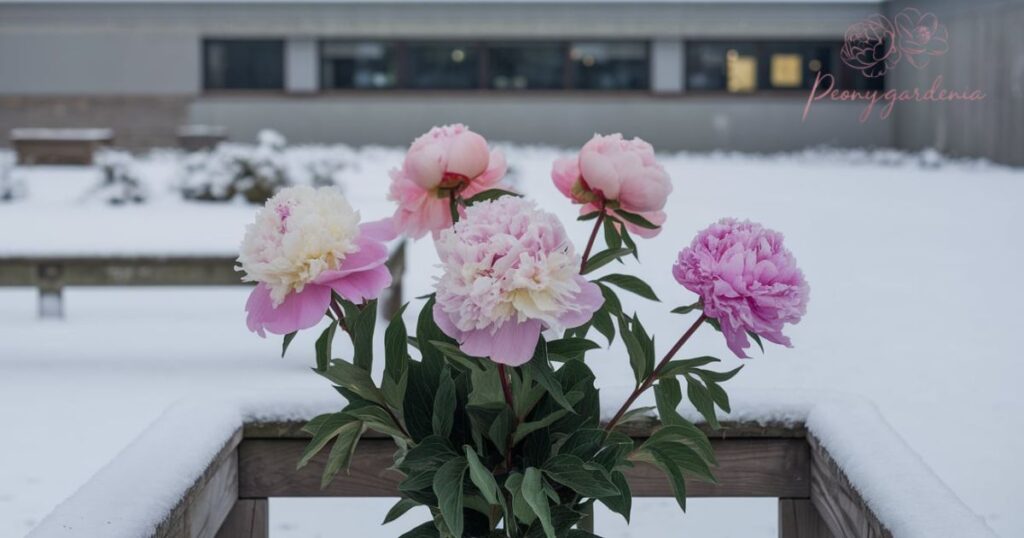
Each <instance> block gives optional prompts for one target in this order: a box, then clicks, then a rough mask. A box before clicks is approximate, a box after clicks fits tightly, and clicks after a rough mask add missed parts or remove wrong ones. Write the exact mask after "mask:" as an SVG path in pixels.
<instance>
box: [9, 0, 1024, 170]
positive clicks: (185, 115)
mask: <svg viewBox="0 0 1024 538" xmlns="http://www.w3.org/2000/svg"><path fill="white" fill-rule="evenodd" d="M966 4H968V2H962V3H960V5H961V6H963V5H966ZM991 4H992V7H991V8H990V9H989V10H988V13H987V14H986V13H982V14H980V15H979V14H977V13H971V14H969V15H965V14H960V15H957V13H959V11H958V10H962V8H958V7H957V6H956V3H943V4H942V5H940V6H939V7H940V8H942V9H943V10H946V12H947V13H948V14H949V15H948V16H950V17H968V18H969V19H970V20H965V21H964V22H963V23H962V24H961V23H956V25H955V28H954V26H950V31H951V32H952V31H953V30H954V29H956V31H957V33H958V34H960V35H958V36H957V37H958V39H960V40H962V41H961V43H964V44H967V43H971V42H972V41H974V39H973V37H970V36H972V35H974V33H975V32H978V31H980V30H979V28H980V26H979V25H980V24H981V23H979V22H976V21H977V20H978V18H979V17H980V18H982V19H984V21H986V22H985V24H988V25H991V26H993V27H1001V28H1005V29H1007V30H1006V34H1007V35H1006V37H1005V39H1007V40H1016V44H1015V45H1014V46H1016V47H1018V49H1017V51H1018V53H1019V54H1017V60H1019V58H1020V57H1024V47H1020V39H1019V34H1017V35H1016V36H1014V35H1010V34H1011V32H1009V30H1008V28H1009V26H1005V23H1002V22H1000V20H1005V18H1007V17H1009V19H1010V20H1013V17H1017V20H1018V21H1019V19H1020V16H1021V13H1022V11H1021V10H1020V4H1016V3H1010V4H1007V3H1003V2H991ZM894 7H896V4H891V3H887V2H881V3H880V2H872V1H852V2H843V1H839V2H837V1H819V2H814V1H792V0H790V1H783V2H731V1H705V2H700V1H666V0H650V1H639V2H628V1H599V2H582V1H580V2H575V1H561V2H559V1H549V0H526V1H488V0H484V1H475V2H458V1H419V2H416V1H411V0H410V1H387V0H384V1H362V2H360V1H349V0H334V1H331V0H321V1H307V2H286V1H247V2H246V1H228V0H222V1H219V2H198V1H195V2H194V1H181V0H179V1H167V2H141V1H134V2H133V1H124V0H122V1H119V2H91V1H78V2H57V1H30V2H11V1H7V0H0V132H6V131H8V130H9V129H11V128H14V127H68V126H89V127H110V128H113V129H114V131H115V136H116V141H117V143H118V144H120V145H124V146H127V147H147V146H155V145H173V144H174V143H175V133H176V130H177V128H178V127H179V126H181V125H185V124H205V125H217V126H223V127H226V128H227V130H228V132H229V133H230V137H231V138H232V139H237V140H252V139H254V138H255V134H256V132H257V131H258V130H259V129H261V128H265V127H272V128H274V129H277V130H279V131H281V132H282V133H283V134H284V135H285V136H286V137H287V138H288V139H289V140H290V141H293V142H345V143H350V144H355V145H362V144H406V143H408V141H409V140H410V138H411V137H412V136H414V135H415V134H417V133H420V132H422V131H424V130H425V129H427V128H429V127H430V126H431V125H434V124H438V123H451V122H463V123H467V124H469V125H472V126H473V127H474V128H475V129H477V130H479V131H481V132H485V133H487V135H488V137H489V138H492V139H495V140H507V141H512V142H534V143H551V144H558V145H564V146H575V145H579V144H580V143H581V142H583V141H585V140H586V139H587V138H588V137H589V136H590V135H591V134H592V133H594V132H610V131H622V132H624V133H626V134H629V135H636V136H641V137H643V138H645V139H647V140H650V141H651V142H652V143H654V144H655V145H656V146H658V147H659V148H664V149H669V150H693V151H707V150H715V149H724V150H740V151H780V150H792V149H798V148H802V147H807V146H814V145H823V144H824V145H831V146H857V147H888V146H897V147H908V148H917V147H926V146H937V147H939V148H940V149H943V150H945V151H948V152H950V153H954V154H964V155H976V156H985V157H991V158H995V159H997V160H1001V161H1004V162H1018V163H1019V162H1020V160H1021V158H1022V157H1021V156H1016V157H1014V156H1013V154H1014V153H1015V151H1014V150H1013V149H1012V148H1009V146H1008V145H1007V143H1006V142H1005V141H1006V140H1010V141H1015V143H1016V144H1017V146H1018V147H1019V146H1020V145H1021V143H1022V142H1021V141H1022V138H1021V130H1022V129H1024V127H1022V125H1021V124H1020V123H1021V122H1018V123H1017V124H1016V125H1009V126H1006V125H1004V126H1002V127H999V129H1002V130H1001V131H1000V133H1001V134H1000V135H999V136H1000V140H1002V141H1003V142H1000V143H995V142H985V141H983V142H981V143H976V144H974V145H973V146H972V145H969V144H968V145H965V144H963V143H961V142H960V141H959V139H958V138H957V136H956V135H952V134H950V133H951V132H952V131H955V130H956V126H955V125H956V123H955V121H956V120H955V114H963V112H960V111H959V110H960V109H965V108H968V106H971V107H977V108H981V107H986V109H989V108H992V106H990V105H993V103H995V102H996V100H995V99H993V100H990V101H987V102H985V103H982V104H981V105H980V106H979V104H978V103H969V104H968V103H948V104H945V105H941V106H946V107H947V108H948V109H949V112H948V113H949V114H952V115H953V116H951V117H950V118H948V119H945V120H937V119H934V118H931V117H926V116H927V115H928V113H929V110H930V108H929V107H925V106H923V105H925V104H923V103H922V104H921V105H922V106H919V107H903V106H900V107H898V108H897V109H896V110H895V111H894V113H893V115H892V117H889V118H887V119H880V118H878V117H872V118H870V119H868V121H864V122H861V121H859V119H858V118H859V116H860V115H861V113H862V112H863V109H864V106H865V105H864V103H863V102H855V101H853V102H842V101H829V100H821V101H816V102H814V103H813V106H812V107H811V109H810V110H809V111H808V113H807V114H805V109H806V108H807V103H808V99H809V96H810V94H811V92H812V89H813V87H814V82H815V80H816V79H817V77H818V75H819V73H829V74H832V75H833V76H834V83H835V85H836V88H837V89H847V90H851V91H870V90H873V89H883V88H884V87H885V86H886V85H892V84H893V83H894V82H893V81H900V82H901V83H908V84H909V83H912V82H913V83H916V82H917V79H915V78H913V77H926V76H927V73H924V72H916V73H911V74H908V75H898V74H895V73H894V74H887V75H886V76H885V77H874V78H866V77H863V76H861V73H859V72H856V71H855V70H853V69H851V68H850V67H848V66H846V65H845V64H844V63H843V62H842V61H840V49H841V47H842V44H843V40H844V34H845V32H846V31H847V28H848V27H849V26H850V25H851V24H853V23H855V22H857V21H859V20H863V19H865V18H866V17H869V16H870V15H872V14H874V13H886V12H888V11H889V10H891V9H894ZM971 17H973V18H971ZM951 20H953V19H951ZM971 21H975V22H971ZM1018 27H1019V23H1018ZM964 49H965V50H961V51H960V52H959V53H958V54H960V55H961V56H963V57H966V58H968V59H969V58H971V55H972V54H973V52H972V50H973V49H969V48H967V47H966V46H965V47H964ZM950 56H952V54H950ZM1009 56H1012V55H1007V59H1008V60H1009V59H1010V58H1009ZM1015 61H1016V60H1015ZM945 68H946V67H944V65H943V64H942V63H940V62H935V65H934V69H936V70H940V69H945ZM950 69H952V68H950ZM996 71H997V70H995V69H993V70H992V72H993V73H995V72H996ZM1004 76H1005V77H1006V79H1007V80H1011V79H1012V77H1014V76H1017V75H1014V73H1013V72H1012V70H1011V72H1009V73H1007V74H1005V75H1004ZM961 78H962V79H963V80H961V81H960V82H963V83H971V81H970V80H968V79H969V78H970V76H969V75H963V76H962V77H961ZM993 82H994V83H997V84H1002V82H995V81H993ZM986 83H989V82H987V81H986ZM1015 91H1016V92H1017V93H1014V92H1015ZM1021 99H1022V97H1021V95H1020V89H1019V88H1017V89H1013V88H1011V89H1009V90H1007V91H1006V92H1003V94H1000V97H999V100H998V103H999V105H998V106H999V107H1013V106H1016V107H1018V108H1017V109H1016V110H1020V104H1021ZM901 105H902V104H901ZM931 105H934V104H931ZM936 106H938V105H935V106H932V107H931V108H936ZM944 113H945V112H944ZM997 115H998V114H997ZM876 116H877V115H876ZM936 121H945V122H947V123H946V124H945V125H947V126H946V127H944V128H941V129H940V128H937V127H935V126H934V122H936ZM993 121H994V119H993ZM993 125H995V124H993V123H990V122H989V120H988V119H979V120H978V121H976V122H974V123H973V124H972V125H971V129H974V130H978V131H985V130H987V129H990V128H992V126H993ZM936 132H944V133H945V134H943V135H942V136H943V138H942V139H941V140H935V139H934V135H935V133H936ZM930 137H931V138H930ZM1012 143H1013V142H1011V143H1010V145H1012ZM1007 148H1009V149H1007ZM1015 159H1016V161H1015Z"/></svg>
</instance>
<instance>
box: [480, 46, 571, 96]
mask: <svg viewBox="0 0 1024 538" xmlns="http://www.w3.org/2000/svg"><path fill="white" fill-rule="evenodd" d="M487 78H488V80H487V87H489V88H493V89H495V90H535V89H541V90H550V89H558V88H562V87H564V86H565V49H564V48H563V47H562V45H561V44H560V43H497V44H493V45H491V44H489V45H487Z"/></svg>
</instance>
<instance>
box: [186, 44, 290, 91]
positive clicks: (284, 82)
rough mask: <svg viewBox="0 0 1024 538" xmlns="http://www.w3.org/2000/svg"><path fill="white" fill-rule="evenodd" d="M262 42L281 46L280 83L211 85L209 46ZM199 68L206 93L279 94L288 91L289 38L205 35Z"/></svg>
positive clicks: (200, 47) (200, 52) (200, 50)
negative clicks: (239, 85)
mask: <svg viewBox="0 0 1024 538" xmlns="http://www.w3.org/2000/svg"><path fill="white" fill-rule="evenodd" d="M246 42H248V43H262V44H271V43H273V44H277V45H278V46H279V47H280V55H281V62H280V84H279V85H274V86H273V87H266V88H256V87H236V88H232V87H213V86H212V85H211V82H212V81H211V80H210V79H211V73H210V66H209V65H208V63H207V60H208V54H209V52H208V51H209V48H210V46H211V45H214V44H218V43H246ZM199 68H200V71H201V73H200V74H201V79H202V91H203V92H204V93H264V94H266V93H270V94H279V93H284V92H286V91H287V87H288V46H287V40H286V39H285V38H283V37H273V36H271V37H267V36H260V37H248V36H203V37H202V38H201V41H200V46H199Z"/></svg>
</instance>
